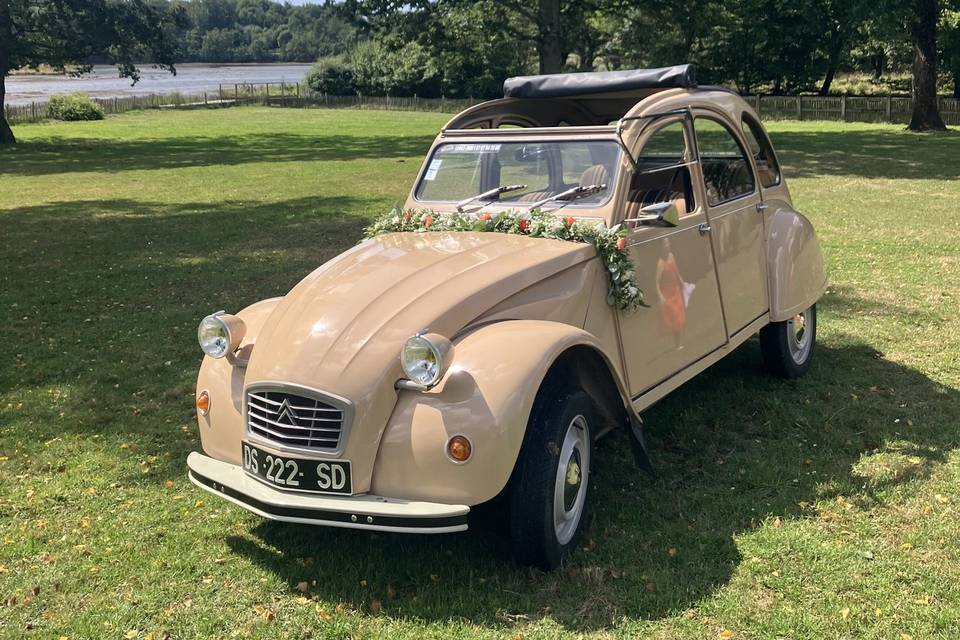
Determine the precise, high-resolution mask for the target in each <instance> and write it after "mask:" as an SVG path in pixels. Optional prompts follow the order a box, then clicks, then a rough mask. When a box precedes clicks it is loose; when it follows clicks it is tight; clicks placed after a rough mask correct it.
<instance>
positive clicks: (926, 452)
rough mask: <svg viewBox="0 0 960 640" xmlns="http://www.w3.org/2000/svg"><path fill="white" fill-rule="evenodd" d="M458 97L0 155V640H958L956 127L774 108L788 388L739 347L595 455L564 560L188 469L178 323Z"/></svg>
mask: <svg viewBox="0 0 960 640" xmlns="http://www.w3.org/2000/svg"><path fill="white" fill-rule="evenodd" d="M444 119H445V117H444V116H440V115H436V114H417V113H396V112H377V111H371V112H351V111H323V110H282V109H262V108H256V109H255V108H237V109H228V110H218V111H181V112H169V113H159V112H144V113H132V114H127V115H124V116H118V117H113V118H110V119H108V120H106V121H103V122H98V123H84V124H39V125H27V126H21V127H17V128H16V133H17V135H18V136H19V138H20V140H21V144H20V145H18V146H17V147H16V148H13V149H6V150H0V354H2V356H0V636H2V637H9V638H59V637H60V636H66V637H68V638H70V639H71V640H74V639H76V638H91V639H92V638H134V637H139V638H147V637H152V638H154V639H157V640H159V639H160V638H164V637H167V636H166V635H165V634H169V636H170V637H172V638H175V639H184V638H198V637H218V638H219V637H234V636H236V637H255V638H293V639H295V638H305V637H313V638H325V637H355V636H363V637H365V636H380V637H390V638H394V637H398V638H424V637H435V638H449V637H462V638H474V637H477V638H486V637H522V638H567V637H570V638H572V637H599V638H606V637H614V636H624V637H653V638H730V637H733V638H884V639H886V638H906V637H912V638H914V639H917V640H919V639H921V638H956V637H958V636H960V514H958V509H960V449H958V447H960V432H958V423H960V364H958V362H960V330H958V325H957V324H956V322H957V315H958V311H960V178H958V176H960V135H957V133H956V132H954V133H953V134H952V135H941V136H920V135H912V134H907V133H903V132H901V131H900V129H899V128H898V127H893V126H883V125H865V124H845V125H842V126H841V125H839V124H833V123H831V124H825V123H774V124H772V125H771V131H772V136H773V140H774V144H775V145H776V146H777V148H778V149H779V151H780V153H781V156H782V159H783V161H784V164H785V165H786V175H787V176H788V179H789V182H790V185H791V187H792V191H793V193H794V196H795V199H796V203H797V205H798V207H799V208H800V210H801V211H804V212H805V213H806V214H808V215H809V216H810V218H811V219H812V221H813V222H814V224H815V225H816V227H817V229H818V231H819V234H820V237H821V240H822V243H823V247H824V251H825V254H826V258H827V261H828V263H829V269H830V275H831V281H832V284H831V287H830V292H829V294H828V295H827V296H826V297H825V298H824V300H823V301H822V303H821V305H820V314H819V318H820V332H819V338H820V346H819V348H818V352H817V355H816V358H815V362H814V365H813V368H812V369H811V371H810V373H809V374H808V375H807V376H806V377H805V378H803V379H801V380H799V381H795V382H783V381H778V380H772V379H770V378H767V377H766V376H765V375H764V374H763V373H762V372H761V371H760V362H759V353H758V347H757V344H756V342H755V341H751V342H749V343H748V344H747V345H745V346H744V347H742V348H741V349H739V350H738V351H737V352H736V353H735V354H733V355H732V356H731V357H729V358H727V359H726V360H725V361H723V362H722V363H720V364H719V365H717V366H716V367H715V368H713V369H712V370H710V371H708V372H707V373H705V374H703V375H701V376H699V377H698V378H696V379H695V380H694V381H692V382H691V383H690V384H688V385H686V386H685V387H684V388H683V389H681V390H680V391H678V392H677V393H675V394H673V395H672V396H671V397H669V398H668V399H666V400H665V401H663V402H662V403H660V404H659V405H657V406H656V407H654V408H653V409H652V410H650V411H649V412H647V414H646V422H647V426H648V433H649V434H650V445H651V449H652V453H653V456H654V462H655V465H656V467H657V468H658V473H659V475H658V477H657V478H656V479H655V480H651V479H649V478H648V477H646V476H644V475H642V474H641V473H640V472H639V471H638V470H637V469H636V468H635V466H634V464H633V462H632V459H631V457H630V455H629V453H628V447H627V440H626V438H625V437H624V436H622V435H614V436H611V437H610V438H608V439H606V440H604V441H603V442H602V443H601V445H600V447H599V450H598V460H597V475H596V476H595V478H596V482H595V486H594V489H595V494H594V499H595V505H596V508H595V513H594V519H593V522H592V525H591V527H590V529H589V532H588V535H587V541H586V542H585V544H584V546H583V548H581V549H580V550H579V552H578V553H577V555H576V557H575V559H574V562H573V563H572V564H571V565H570V566H569V567H567V568H565V569H564V570H562V571H558V572H555V573H552V574H544V573H541V572H538V571H533V570H528V569H524V568H520V567H517V566H515V565H513V564H512V563H511V562H509V561H508V560H506V559H505V553H504V551H503V549H502V546H503V542H502V539H501V538H498V537H497V536H496V535H494V534H487V533H483V532H468V533H464V534H457V535H451V536H441V537H416V536H401V535H372V534H367V533H358V532H350V531H344V530H333V529H317V528H310V527H305V526H291V525H279V524H271V523H267V522H265V521H263V520H261V519H259V518H257V517H255V516H252V515H249V514H247V513H246V512H244V511H243V510H241V509H240V508H237V507H234V506H232V505H229V504H227V503H225V502H223V501H220V500H218V499H216V498H214V497H212V496H209V495H208V494H205V493H203V492H201V491H200V490H198V489H195V488H194V487H193V486H192V485H191V484H190V483H189V481H188V480H187V478H186V469H185V463H184V460H185V458H186V456H187V453H188V452H190V451H191V450H194V449H196V448H198V446H199V442H198V439H197V433H196V423H195V420H194V417H193V408H192V395H193V384H194V378H195V374H196V369H197V366H198V364H199V361H200V352H199V349H198V348H197V346H196V339H195V335H196V334H195V330H196V325H197V322H198V321H199V319H200V318H201V317H202V316H203V315H205V314H206V313H208V312H210V311H211V310H215V309H221V308H226V309H229V310H236V309H239V308H241V307H242V306H244V305H246V304H248V303H250V302H253V301H255V300H258V299H260V298H264V297H268V296H274V295H282V294H283V293H285V292H286V291H287V290H288V289H289V288H290V287H291V286H292V285H293V284H294V283H295V282H297V280H298V279H299V278H301V277H302V276H303V275H305V274H306V273H307V272H308V271H310V270H311V269H312V268H314V267H315V266H316V265H319V264H320V263H322V262H323V261H325V260H327V259H329V258H330V257H332V256H334V255H336V254H337V253H338V252H340V251H342V250H343V249H345V248H347V247H349V246H351V245H352V244H354V243H355V242H356V241H357V240H358V238H359V237H360V230H361V227H362V226H363V225H364V224H365V222H366V221H367V220H369V218H370V216H372V215H374V214H375V213H377V212H380V211H383V210H384V209H385V208H387V207H390V206H391V205H393V204H395V203H398V202H400V201H401V200H402V198H403V196H404V194H405V192H406V190H407V189H408V187H409V183H410V181H411V179H412V177H413V176H414V173H415V172H416V170H417V168H418V167H419V163H420V159H421V157H422V154H423V152H424V151H425V149H426V148H427V146H428V144H429V142H430V140H431V139H432V137H433V135H434V133H435V132H436V130H437V129H438V128H439V127H440V126H441V125H442V123H443V122H444Z"/></svg>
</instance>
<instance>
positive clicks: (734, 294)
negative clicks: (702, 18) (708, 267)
mask: <svg viewBox="0 0 960 640" xmlns="http://www.w3.org/2000/svg"><path fill="white" fill-rule="evenodd" d="M694 129H695V131H696V136H697V147H698V149H699V152H700V166H701V173H702V176H703V182H704V184H703V191H704V194H705V197H706V209H707V219H708V223H709V225H710V237H711V239H712V242H713V252H714V256H716V261H717V273H718V274H719V276H720V294H721V295H722V297H723V310H724V315H725V317H726V321H727V332H728V336H732V335H733V334H735V333H737V332H738V331H740V330H741V329H743V328H744V327H746V326H747V325H748V324H750V323H751V322H753V321H754V320H756V319H757V318H758V317H760V316H762V315H763V314H765V313H767V311H768V310H769V301H768V298H767V272H766V264H767V263H766V256H765V251H764V249H765V236H764V229H763V224H764V221H763V218H764V217H763V204H762V200H761V194H760V190H759V188H758V187H757V179H756V176H755V175H754V169H753V165H752V164H751V162H750V160H749V158H748V156H747V152H746V150H745V147H744V145H743V143H742V142H741V140H740V137H739V136H738V135H737V133H736V132H735V130H734V129H733V128H732V127H730V126H729V124H728V123H727V122H726V120H725V119H723V118H721V117H720V116H718V115H714V114H710V113H708V112H698V113H697V114H696V118H695V119H694Z"/></svg>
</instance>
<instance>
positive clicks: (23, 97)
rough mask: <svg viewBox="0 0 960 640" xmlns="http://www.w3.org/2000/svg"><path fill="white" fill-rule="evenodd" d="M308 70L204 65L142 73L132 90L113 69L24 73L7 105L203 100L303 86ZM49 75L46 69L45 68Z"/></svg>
mask: <svg viewBox="0 0 960 640" xmlns="http://www.w3.org/2000/svg"><path fill="white" fill-rule="evenodd" d="M310 66H311V65H309V64H291V63H276V64H205V63H187V64H180V65H177V74H176V75H173V74H171V73H169V72H167V71H163V70H161V69H154V68H150V67H146V66H145V67H143V68H142V69H141V70H140V73H141V78H140V81H139V82H138V83H136V84H133V83H132V82H131V81H130V79H129V78H120V77H119V75H118V73H117V69H116V67H112V66H109V65H96V66H94V68H93V71H92V72H91V73H88V74H84V75H82V76H80V77H76V76H69V75H63V74H59V75H58V74H51V73H44V72H42V71H41V72H37V73H23V74H20V73H18V74H16V75H11V76H10V77H8V78H7V82H6V88H7V96H6V103H7V104H8V105H28V104H30V103H33V102H38V103H42V102H46V101H47V100H49V99H50V97H51V96H54V95H60V94H67V93H85V94H87V95H89V96H91V97H95V98H103V99H109V98H124V97H129V96H145V95H152V94H170V93H181V94H194V95H196V94H202V93H203V92H207V93H212V92H214V91H217V90H218V87H219V86H220V85H231V86H232V85H233V84H263V83H266V82H285V83H290V84H295V83H297V82H302V81H303V80H304V78H306V76H307V73H309V71H310ZM48 69H49V68H48Z"/></svg>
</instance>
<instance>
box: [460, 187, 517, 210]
mask: <svg viewBox="0 0 960 640" xmlns="http://www.w3.org/2000/svg"><path fill="white" fill-rule="evenodd" d="M526 188H527V185H525V184H508V185H504V186H502V187H497V188H496V189H490V190H489V191H484V192H483V193H478V194H477V195H475V196H472V197H470V198H467V199H466V200H461V201H460V202H458V203H457V211H459V212H460V213H463V208H464V207H465V206H467V205H468V204H470V203H471V202H476V201H477V200H493V199H494V198H495V197H496V196H499V195H500V194H501V193H508V192H510V191H519V190H520V189H526Z"/></svg>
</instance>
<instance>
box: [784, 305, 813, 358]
mask: <svg viewBox="0 0 960 640" xmlns="http://www.w3.org/2000/svg"><path fill="white" fill-rule="evenodd" d="M809 319H810V309H806V310H804V311H801V312H800V313H798V314H797V315H795V316H793V318H791V319H790V320H788V321H787V346H788V347H789V348H790V357H791V358H793V361H794V362H796V363H797V364H803V362H804V361H805V360H806V359H807V356H808V355H809V354H810V346H811V344H812V342H811V340H810V332H809V331H807V329H808V323H809Z"/></svg>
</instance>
